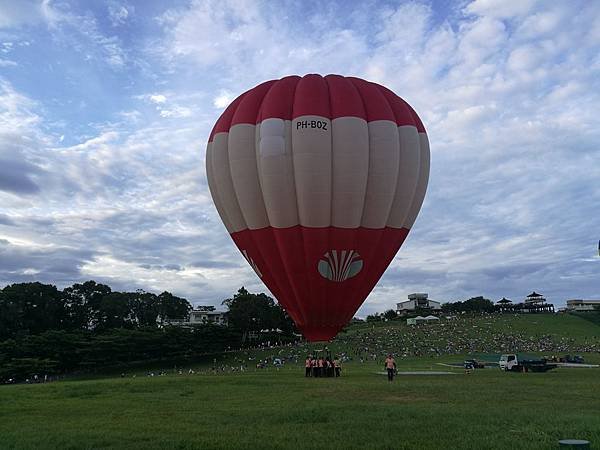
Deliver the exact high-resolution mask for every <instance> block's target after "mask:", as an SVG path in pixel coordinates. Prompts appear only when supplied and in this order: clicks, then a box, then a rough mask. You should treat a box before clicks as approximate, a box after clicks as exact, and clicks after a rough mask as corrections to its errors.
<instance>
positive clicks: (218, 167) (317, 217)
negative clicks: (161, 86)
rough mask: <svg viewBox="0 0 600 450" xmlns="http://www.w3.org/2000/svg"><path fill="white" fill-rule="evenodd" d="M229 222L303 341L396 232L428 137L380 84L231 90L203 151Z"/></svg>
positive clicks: (272, 84)
mask: <svg viewBox="0 0 600 450" xmlns="http://www.w3.org/2000/svg"><path fill="white" fill-rule="evenodd" d="M206 171H207V178H208V184H209V188H210V192H211V195H212V198H213V200H214V203H215V206H216V208H217V211H218V213H219V215H220V217H221V219H222V220H223V223H224V225H225V227H226V228H227V231H228V232H229V233H230V235H231V237H232V239H233V241H234V242H235V244H236V245H237V247H238V248H239V250H240V251H241V253H242V255H243V256H244V258H245V259H246V260H247V262H248V264H250V266H251V267H252V268H253V269H254V271H255V272H256V275H257V276H258V277H260V279H261V280H262V281H263V282H264V284H265V285H266V286H267V287H268V288H269V290H270V291H271V292H272V293H273V295H274V296H275V297H276V298H277V300H278V302H279V303H280V305H282V307H283V308H284V309H285V310H286V311H287V312H288V314H289V315H290V316H291V318H292V319H293V320H294V322H295V324H296V326H297V327H298V329H299V330H300V331H301V332H302V333H303V334H304V336H305V337H306V338H307V339H308V340H309V341H323V340H330V339H332V338H333V337H334V336H335V335H336V334H337V333H338V332H339V331H340V330H341V329H342V328H343V327H344V326H345V325H346V324H347V323H348V322H349V321H350V320H351V319H352V317H353V315H354V313H355V312H356V311H357V310H358V308H359V307H360V305H361V304H362V303H363V301H364V300H365V299H366V297H367V295H368V294H369V292H370V291H371V290H372V289H373V287H374V286H375V285H376V283H377V281H378V280H379V278H380V277H381V275H382V274H383V272H384V271H385V269H386V268H387V266H388V265H389V264H390V262H391V261H392V259H393V258H394V256H395V254H396V252H397V251H398V250H399V248H400V246H401V245H402V243H403V242H404V240H405V238H406V236H407V234H408V232H409V230H410V229H411V227H412V225H413V223H414V221H415V219H416V217H417V214H418V213H419V210H420V208H421V204H422V203H423V199H424V196H425V191H426V189H427V181H428V178H429V142H428V139H427V134H426V132H425V128H424V127H423V123H422V122H421V120H420V119H419V117H418V116H417V114H416V113H415V111H414V110H413V109H412V108H411V107H410V106H409V105H408V103H406V102H405V101H404V100H402V99H401V98H400V97H398V96H397V95H396V94H394V93H393V92H392V91H390V90H389V89H387V88H385V87H383V86H381V85H379V84H376V83H372V82H368V81H365V80H362V79H359V78H353V77H343V76H339V75H327V76H325V77H323V76H320V75H315V74H311V75H305V76H303V77H299V76H289V77H285V78H281V79H279V80H271V81H267V82H265V83H262V84H259V85H258V86H256V87H254V88H253V89H250V90H249V91H247V92H245V93H243V94H242V95H240V96H239V97H238V98H236V99H235V100H234V101H233V102H232V103H231V104H230V105H229V106H228V107H227V108H226V109H225V111H224V112H223V114H222V115H221V117H219V119H218V120H217V122H216V124H215V126H214V128H213V130H212V132H211V133H210V138H209V141H208V146H207V151H206Z"/></svg>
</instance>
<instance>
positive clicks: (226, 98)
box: [213, 90, 235, 109]
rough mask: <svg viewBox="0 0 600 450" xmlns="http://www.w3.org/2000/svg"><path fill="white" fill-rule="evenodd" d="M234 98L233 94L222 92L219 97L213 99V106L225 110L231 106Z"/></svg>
mask: <svg viewBox="0 0 600 450" xmlns="http://www.w3.org/2000/svg"><path fill="white" fill-rule="evenodd" d="M234 98H235V97H234V95H233V94H232V93H231V92H229V91H226V90H222V91H221V92H220V93H219V95H218V96H216V97H215V98H214V99H213V105H214V106H215V108H219V109H223V108H225V107H226V106H227V105H229V104H230V103H231V102H232V101H233V99H234Z"/></svg>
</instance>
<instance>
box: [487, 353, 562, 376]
mask: <svg viewBox="0 0 600 450" xmlns="http://www.w3.org/2000/svg"><path fill="white" fill-rule="evenodd" d="M498 365H499V366H500V369H502V370H505V371H507V372H508V371H510V372H547V371H549V370H552V369H556V367H557V365H556V364H553V363H548V361H547V360H546V359H545V358H541V359H526V358H523V357H522V356H520V355H516V354H506V355H502V356H501V357H500V361H499V362H498Z"/></svg>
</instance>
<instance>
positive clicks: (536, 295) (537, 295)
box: [527, 291, 543, 298]
mask: <svg viewBox="0 0 600 450" xmlns="http://www.w3.org/2000/svg"><path fill="white" fill-rule="evenodd" d="M532 297H543V295H542V294H538V293H537V292H535V291H533V292H532V293H531V294H529V295H528V296H527V298H532Z"/></svg>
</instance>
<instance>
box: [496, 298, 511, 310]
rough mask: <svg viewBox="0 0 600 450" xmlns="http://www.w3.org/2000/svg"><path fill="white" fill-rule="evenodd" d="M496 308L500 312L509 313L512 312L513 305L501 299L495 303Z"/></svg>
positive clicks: (507, 300)
mask: <svg viewBox="0 0 600 450" xmlns="http://www.w3.org/2000/svg"><path fill="white" fill-rule="evenodd" d="M496 306H497V307H498V310H499V311H500V312H511V311H513V310H514V308H515V305H513V302H512V300H509V299H507V298H506V297H502V299H501V300H498V301H497V302H496Z"/></svg>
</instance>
